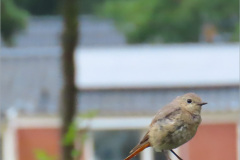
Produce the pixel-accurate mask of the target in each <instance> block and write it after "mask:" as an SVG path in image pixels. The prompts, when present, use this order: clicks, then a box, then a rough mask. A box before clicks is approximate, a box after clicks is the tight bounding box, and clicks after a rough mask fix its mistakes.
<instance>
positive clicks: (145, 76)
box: [76, 44, 239, 88]
mask: <svg viewBox="0 0 240 160" xmlns="http://www.w3.org/2000/svg"><path fill="white" fill-rule="evenodd" d="M76 63H77V78H76V85H77V86H78V88H122V87H124V88H126V87H130V88H131V87H136V88H138V87H179V86H188V87H191V86H194V87H195V86H216V85H217V86H218V85H238V84H239V45H238V44H218V45H216V44H214V45H208V44H188V45H186V44H185V45H141V46H138V45H137V46H124V47H111V48H79V49H78V50H77V55H76Z"/></svg>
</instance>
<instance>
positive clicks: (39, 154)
mask: <svg viewBox="0 0 240 160" xmlns="http://www.w3.org/2000/svg"><path fill="white" fill-rule="evenodd" d="M34 154H35V157H36V159H37V160H56V157H54V156H51V155H49V154H48V153H47V152H46V151H44V150H41V149H37V150H35V151H34Z"/></svg>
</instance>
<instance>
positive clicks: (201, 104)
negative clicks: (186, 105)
mask: <svg viewBox="0 0 240 160" xmlns="http://www.w3.org/2000/svg"><path fill="white" fill-rule="evenodd" d="M205 104H207V103H206V102H202V103H199V105H200V106H203V105H205Z"/></svg>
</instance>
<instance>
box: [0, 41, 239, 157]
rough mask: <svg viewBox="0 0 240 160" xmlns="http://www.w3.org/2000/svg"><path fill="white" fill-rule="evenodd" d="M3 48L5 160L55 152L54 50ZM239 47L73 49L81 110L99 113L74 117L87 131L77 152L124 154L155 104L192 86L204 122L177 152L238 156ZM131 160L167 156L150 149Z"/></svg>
mask: <svg viewBox="0 0 240 160" xmlns="http://www.w3.org/2000/svg"><path fill="white" fill-rule="evenodd" d="M3 51H4V54H2V55H1V79H0V80H1V92H2V93H1V97H2V100H1V101H2V106H1V108H3V109H4V111H6V113H7V118H8V120H7V125H6V130H5V132H4V136H3V144H4V145H3V156H4V160H17V159H18V160H23V159H24V160H28V159H29V160H32V159H34V158H35V156H36V151H37V150H44V151H46V152H47V153H48V154H50V155H54V156H57V155H59V152H60V150H59V148H58V144H59V143H60V140H59V127H60V120H59V118H58V116H57V115H58V107H57V106H58V105H59V104H58V101H59V92H60V89H61V74H60V54H59V52H60V50H59V48H48V49H39V50H35V48H22V49H16V50H14V49H12V50H11V49H10V50H9V49H6V50H3ZM238 51H239V46H238V45H237V44H221V45H206V44H198V45H196V44H188V45H157V46H154V45H142V46H122V47H112V48H103V47H99V48H88V47H82V48H80V49H78V50H77V54H76V67H77V71H76V74H77V79H76V86H77V87H78V89H79V91H80V92H79V103H78V104H79V108H78V110H79V111H81V112H88V111H91V110H97V111H98V114H97V116H96V117H95V118H93V119H90V120H83V119H78V127H79V128H86V127H87V128H88V129H89V133H88V135H89V136H88V138H87V139H86V143H85V145H84V152H83V153H84V154H83V155H82V158H83V159H88V160H102V159H104V160H105V159H114V160H118V159H119V160H120V159H123V158H124V157H126V156H127V154H128V152H129V151H130V149H131V148H132V147H133V146H134V145H135V144H136V143H137V142H138V140H139V139H140V138H141V135H142V134H144V133H145V131H146V128H147V126H148V125H149V124H150V122H151V119H152V117H153V115H154V114H155V112H156V111H157V110H158V109H159V108H161V107H162V106H163V105H165V104H166V103H168V102H169V101H171V100H172V99H173V98H175V97H176V96H178V95H181V94H184V93H186V92H195V93H197V94H199V95H200V96H201V97H202V99H203V100H204V101H207V102H208V105H207V106H206V107H204V108H203V122H202V125H201V126H200V128H199V130H198V132H197V135H196V136H195V137H194V138H193V140H191V141H190V142H189V143H187V144H185V145H184V146H182V147H180V148H178V149H176V152H178V153H179V154H180V155H181V156H182V157H183V159H184V160H190V159H194V160H200V159H201V160H202V159H211V160H226V159H231V160H237V159H239V148H240V139H239V137H240V122H239V121H240V119H239V113H240V104H239V53H238ZM8 52H9V54H7V53H8ZM11 53H12V54H11ZM33 53H34V54H33ZM46 142H47V143H46ZM220 153H221V154H220ZM135 159H136V160H137V159H139V160H143V159H144V160H153V159H162V160H164V157H163V156H162V155H161V154H157V153H155V154H154V152H153V151H152V150H151V149H147V150H146V151H144V152H143V153H142V154H141V155H140V156H137V157H136V158H135ZM173 159H174V158H173Z"/></svg>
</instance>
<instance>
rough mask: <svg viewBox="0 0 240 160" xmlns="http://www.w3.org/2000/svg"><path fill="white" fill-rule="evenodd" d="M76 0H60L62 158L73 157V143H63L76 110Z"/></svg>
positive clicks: (68, 158) (64, 159)
mask: <svg viewBox="0 0 240 160" xmlns="http://www.w3.org/2000/svg"><path fill="white" fill-rule="evenodd" d="M78 2H79V1H78V0H62V15H63V23H64V24H63V26H64V28H63V33H62V50H63V54H62V74H63V90H62V98H61V103H60V104H61V115H62V133H61V139H62V147H61V148H62V152H61V153H62V159H63V160H70V159H73V156H72V152H73V151H74V144H73V143H68V144H66V143H64V139H65V136H66V135H67V133H68V132H69V129H70V130H71V127H72V124H73V122H74V116H75V112H76V99H77V97H76V94H77V89H76V87H75V83H74V81H75V68H74V51H75V48H76V45H77V41H78V6H79V5H78Z"/></svg>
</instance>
